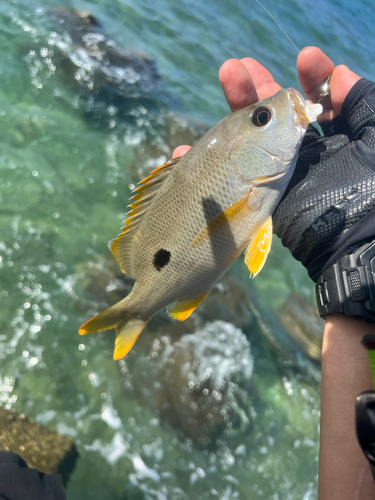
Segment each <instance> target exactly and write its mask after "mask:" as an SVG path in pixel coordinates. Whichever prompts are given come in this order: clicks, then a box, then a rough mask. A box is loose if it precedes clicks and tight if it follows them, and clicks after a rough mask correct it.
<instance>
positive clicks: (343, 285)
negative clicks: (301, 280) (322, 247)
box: [316, 242, 375, 323]
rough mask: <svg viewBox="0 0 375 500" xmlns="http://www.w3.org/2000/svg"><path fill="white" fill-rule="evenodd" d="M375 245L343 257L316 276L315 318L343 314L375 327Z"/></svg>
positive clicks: (365, 246) (370, 244)
mask: <svg viewBox="0 0 375 500" xmlns="http://www.w3.org/2000/svg"><path fill="white" fill-rule="evenodd" d="M374 271H375V242H372V243H367V244H365V245H363V246H362V247H361V248H359V249H357V250H356V251H355V252H353V253H352V254H350V255H345V256H344V257H342V258H341V259H340V260H338V261H337V262H336V263H335V264H334V265H333V266H331V267H329V268H328V269H326V270H325V271H323V273H322V274H321V275H320V276H319V278H318V280H317V282H316V301H317V304H318V309H319V314H320V316H321V317H322V318H324V319H325V318H326V317H327V316H328V314H345V315H347V316H353V317H354V318H360V319H364V320H365V321H367V322H369V323H375V282H374Z"/></svg>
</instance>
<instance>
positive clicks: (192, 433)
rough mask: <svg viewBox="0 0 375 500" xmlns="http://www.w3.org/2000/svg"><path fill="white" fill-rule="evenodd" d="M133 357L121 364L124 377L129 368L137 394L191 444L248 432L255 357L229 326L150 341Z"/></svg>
mask: <svg viewBox="0 0 375 500" xmlns="http://www.w3.org/2000/svg"><path fill="white" fill-rule="evenodd" d="M134 359H135V358H134V356H132V357H131V358H130V359H129V360H128V359H127V358H125V360H123V361H122V362H121V363H120V366H122V372H123V373H124V372H125V371H127V366H129V370H128V372H129V373H131V377H132V380H133V384H134V389H135V392H136V393H137V394H138V396H139V397H140V398H141V400H143V401H144V402H145V403H146V402H147V404H148V405H150V404H152V405H153V408H154V409H155V410H156V412H157V414H158V415H160V416H161V417H162V418H163V419H164V420H165V421H168V422H169V423H171V424H172V425H174V426H175V427H176V428H177V429H180V430H182V431H183V435H184V436H187V437H188V438H190V439H191V440H192V441H193V442H194V443H195V444H197V445H200V446H208V445H210V444H211V443H212V442H213V439H214V438H216V437H218V436H219V435H221V434H222V433H224V434H225V435H227V436H232V435H237V434H241V433H243V432H246V431H247V430H248V428H249V425H250V415H251V410H250V408H251V403H250V398H249V395H248V394H249V390H250V388H251V376H252V372H253V357H252V354H251V349H250V344H249V342H248V340H247V338H246V336H245V335H244V333H243V332H242V331H241V330H240V329H238V328H236V327H235V326H233V325H232V324H230V323H226V322H224V321H214V322H213V323H207V324H206V325H205V326H204V327H202V328H200V329H198V330H197V331H195V332H194V333H191V334H185V335H182V336H181V337H180V338H179V339H178V340H177V341H175V342H172V341H171V338H170V337H169V336H165V335H164V336H162V337H157V338H156V339H155V338H154V340H153V342H152V344H151V345H149V348H148V349H147V351H146V352H142V353H140V352H139V351H138V353H137V356H136V362H134ZM124 368H125V370H124ZM125 378H126V375H125Z"/></svg>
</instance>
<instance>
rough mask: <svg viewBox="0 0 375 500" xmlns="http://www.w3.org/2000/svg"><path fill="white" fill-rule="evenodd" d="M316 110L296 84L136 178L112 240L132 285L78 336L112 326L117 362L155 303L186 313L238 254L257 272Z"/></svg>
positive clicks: (170, 311) (156, 306)
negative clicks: (122, 220) (118, 231)
mask: <svg viewBox="0 0 375 500" xmlns="http://www.w3.org/2000/svg"><path fill="white" fill-rule="evenodd" d="M321 112H322V106H321V105H320V104H313V103H312V102H311V101H305V99H304V98H303V97H302V95H301V94H300V93H299V92H298V91H297V90H295V89H291V88H289V89H282V90H280V91H279V92H278V93H276V94H275V95H274V96H271V97H268V98H266V99H263V100H262V101H259V102H257V103H255V104H251V105H249V106H246V107H244V108H243V109H241V110H239V111H236V112H234V113H232V114H230V115H228V116H227V117H225V118H223V119H222V120H220V121H219V122H218V123H217V124H216V125H214V126H213V127H212V128H211V129H210V130H209V131H208V132H206V134H205V135H204V136H203V137H202V138H201V139H200V140H199V141H198V142H197V143H196V145H195V146H193V147H192V148H191V149H190V150H189V151H188V152H187V153H186V154H185V155H184V156H182V157H180V158H173V159H172V160H170V161H168V162H167V163H165V164H164V165H162V166H160V167H158V168H156V169H155V170H153V171H152V172H151V174H150V175H149V176H148V177H146V178H145V179H144V180H142V181H141V182H140V183H139V185H138V187H137V188H136V189H135V190H134V191H133V195H134V196H133V197H132V198H131V200H132V204H131V205H130V208H131V210H130V211H129V212H128V214H127V215H128V218H127V219H126V220H125V226H124V227H123V228H122V229H123V232H122V233H121V234H120V235H119V236H118V237H117V238H116V239H114V240H112V241H111V242H110V244H109V246H110V249H111V252H112V254H113V255H114V257H115V259H116V261H117V263H118V264H119V266H120V268H121V270H122V271H123V272H124V273H125V274H127V275H129V276H130V277H132V278H133V279H134V285H133V288H132V290H131V292H130V293H129V295H127V296H126V297H125V298H124V299H122V300H121V301H119V302H118V303H117V304H115V305H113V306H112V307H110V308H108V309H107V310H105V311H104V312H102V313H100V314H98V315H96V316H94V317H93V318H91V319H90V320H89V321H87V322H86V323H84V324H83V325H82V326H81V328H80V329H79V333H80V334H81V335H85V334H88V333H94V332H97V331H102V330H108V329H112V328H115V329H116V341H115V350H114V356H113V357H114V359H115V360H118V359H121V358H123V357H124V356H125V355H126V354H127V353H128V352H129V351H130V349H131V348H132V347H133V345H134V344H135V342H136V340H137V339H138V337H139V335H140V334H141V332H142V331H143V329H144V328H145V326H146V325H147V323H148V322H149V321H150V319H151V318H152V317H153V316H154V314H156V313H157V312H158V311H160V310H161V309H163V308H165V307H167V312H168V314H169V315H170V316H171V317H173V318H175V319H177V320H180V321H184V320H185V319H186V318H188V317H189V316H190V314H191V313H192V312H193V311H194V310H195V309H196V308H197V307H198V305H199V304H200V303H201V302H202V301H203V300H204V298H205V297H207V295H208V294H209V292H210V290H211V288H212V287H213V285H214V284H215V282H216V281H217V280H218V279H219V278H220V277H221V276H222V275H223V274H224V273H225V271H226V270H227V269H228V268H229V267H230V266H231V265H232V264H233V263H234V262H235V260H236V259H237V258H238V257H239V256H240V255H241V253H242V252H244V251H245V263H246V265H247V267H248V269H249V271H250V276H252V277H254V276H256V275H257V274H258V273H259V272H260V270H261V269H262V267H263V265H264V263H265V261H266V259H267V256H268V254H269V251H270V248H271V241H272V213H273V211H274V210H275V208H276V206H277V204H278V202H279V201H280V199H281V197H282V195H283V193H284V191H285V189H286V187H287V185H288V183H289V180H290V178H291V175H292V173H293V170H294V167H295V164H296V161H297V157H298V151H299V148H300V145H301V143H302V139H303V137H304V134H305V132H306V129H307V126H308V124H309V123H311V122H313V121H316V118H317V116H318V115H319V114H320V113H321Z"/></svg>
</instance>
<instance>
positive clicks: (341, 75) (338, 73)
mask: <svg viewBox="0 0 375 500" xmlns="http://www.w3.org/2000/svg"><path fill="white" fill-rule="evenodd" d="M360 79H361V77H360V76H358V75H357V74H356V73H353V71H350V69H349V68H348V67H347V66H344V65H343V64H341V65H340V66H336V68H335V69H334V70H333V73H332V77H331V80H332V81H331V100H332V107H333V109H334V112H335V114H336V115H339V114H340V113H341V107H342V105H343V103H344V100H345V97H346V96H347V95H348V92H349V90H350V89H351V88H352V87H353V85H354V84H355V83H357V82H358V80H360Z"/></svg>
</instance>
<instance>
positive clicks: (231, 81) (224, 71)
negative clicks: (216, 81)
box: [219, 59, 259, 111]
mask: <svg viewBox="0 0 375 500" xmlns="http://www.w3.org/2000/svg"><path fill="white" fill-rule="evenodd" d="M219 78H220V83H221V85H222V87H223V90H224V94H225V98H226V100H227V101H228V104H229V106H230V108H231V110H232V111H237V110H238V109H241V108H244V107H245V106H247V105H249V104H252V103H253V102H257V101H259V98H258V94H257V91H256V88H255V85H254V82H253V80H252V78H251V76H250V74H249V72H248V70H247V69H246V67H245V66H244V65H243V64H242V62H241V61H239V60H238V59H228V61H225V63H224V64H223V65H222V66H221V68H220V71H219Z"/></svg>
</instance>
